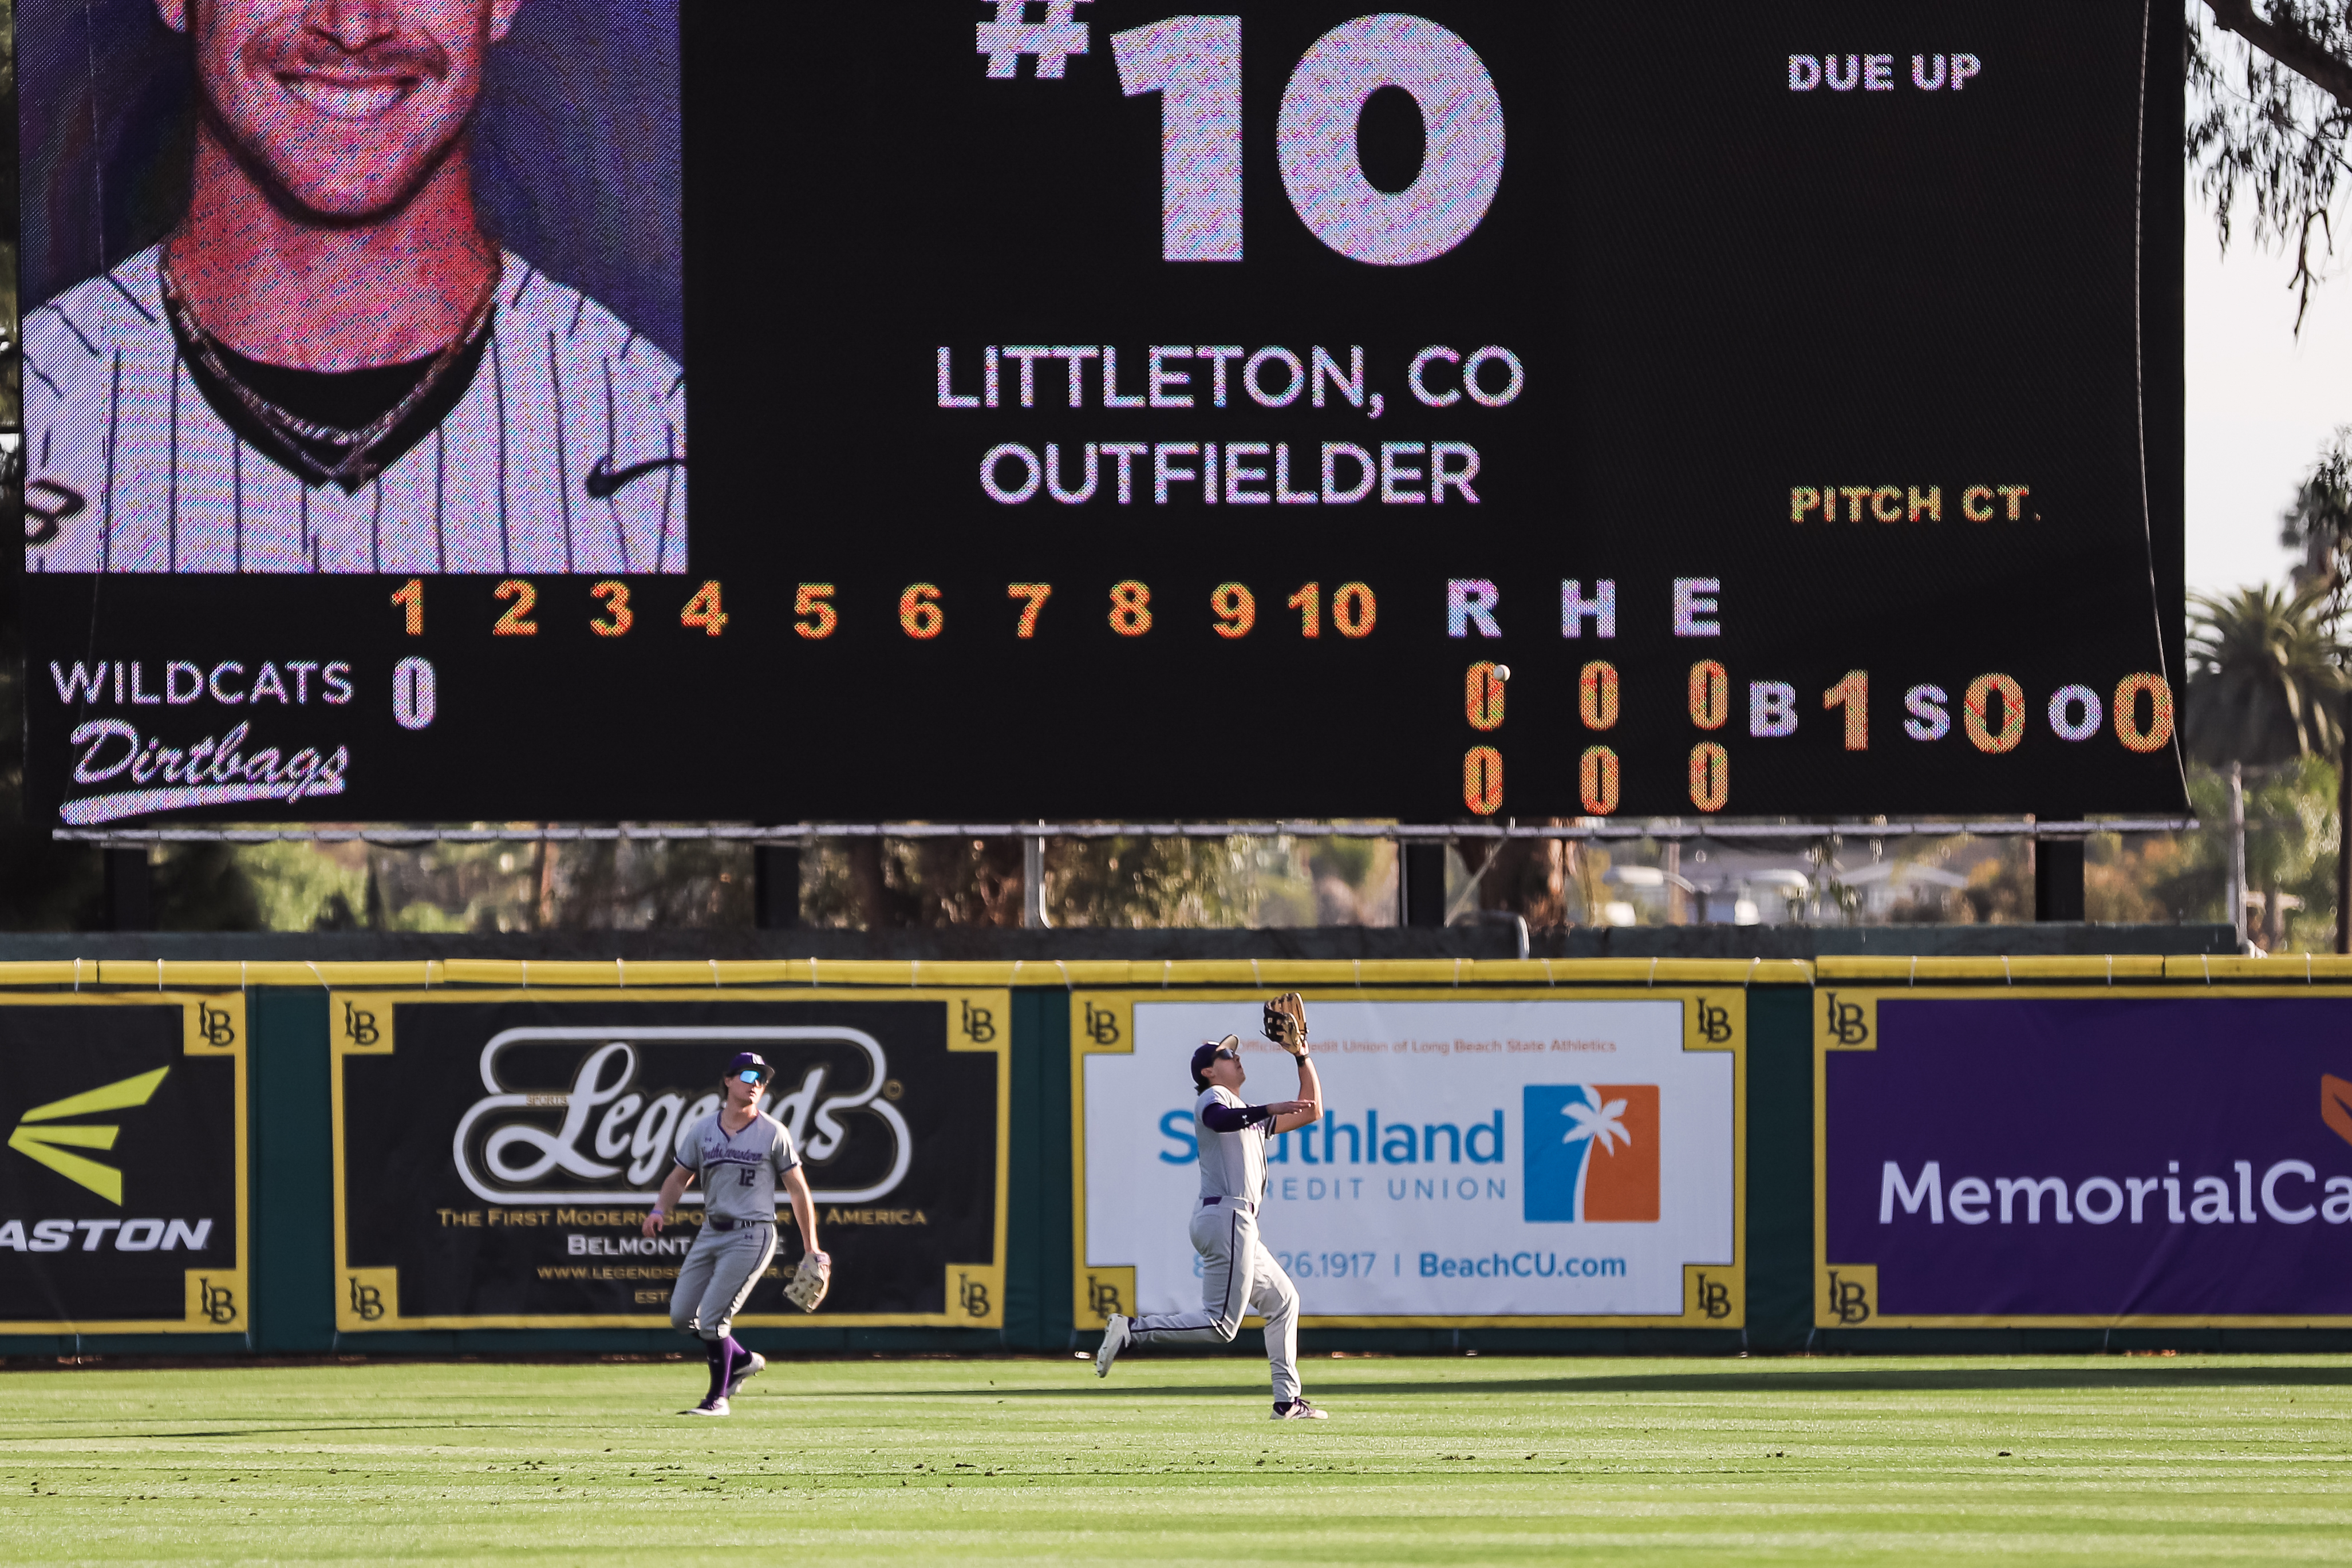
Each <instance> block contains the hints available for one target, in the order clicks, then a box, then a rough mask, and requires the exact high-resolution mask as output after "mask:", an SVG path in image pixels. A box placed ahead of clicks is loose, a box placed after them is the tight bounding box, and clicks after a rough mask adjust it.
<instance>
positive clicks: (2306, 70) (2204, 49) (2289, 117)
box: [2184, 0, 2352, 330]
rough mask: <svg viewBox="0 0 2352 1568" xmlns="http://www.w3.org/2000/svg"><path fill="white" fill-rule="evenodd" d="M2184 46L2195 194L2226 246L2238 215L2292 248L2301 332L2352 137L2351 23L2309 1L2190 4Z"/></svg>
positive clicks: (2331, 231) (2327, 246) (2259, 236)
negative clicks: (2258, 4) (2207, 206)
mask: <svg viewBox="0 0 2352 1568" xmlns="http://www.w3.org/2000/svg"><path fill="white" fill-rule="evenodd" d="M2209 22H2210V26H2208V24H2209ZM2186 45H2187V47H2186V50H2185V54H2186V58H2185V60H2184V65H2185V67H2186V69H2187V73H2188V83H2189V98H2190V108H2189V125H2188V140H2187V151H2188V154H2189V168H2190V169H2191V170H2192V171H2193V172H2194V173H2195V176H2196V181H2197V188H2198V191H2199V193H2200V194H2201V195H2202V196H2204V198H2205V199H2206V200H2207V201H2209V202H2210V203H2211V204H2212V207H2213V220H2214V226H2215V227H2216V229H2217V230H2218V231H2219V232H2220V235H2221V243H2222V245H2223V246H2225V247H2226V246H2228V245H2229V243H2230V237H2231V225H2232V223H2233V220H2234V219H2235V218H2236V217H2237V215H2238V214H2240V213H2241V212H2243V213H2244V214H2245V215H2246V216H2247V217H2248V218H2249V219H2250V220H2251V222H2252V228H2253V237H2254V239H2255V241H2256V242H2257V243H2261V242H2263V241H2264V240H2270V239H2275V240H2277V241H2278V242H2280V243H2281V244H2282V245H2284V246H2291V247H2292V248H2293V250H2294V276H2293V277H2292V279H2291V280H2290V281H2291V286H2292V287H2294V288H2295V289H2296V290H2297V296H2296V306H2295V326H2296V328H2297V329H2298V330H2300V329H2301V328H2302V325H2303V316H2304V312H2305V311H2306V310H2307V309H2309V308H2310V305H2311V291H2312V288H2313V287H2314V286H2315V285H2316V284H2317V283H2318V282H2319V281H2320V280H2321V278H2322V277H2323V276H2324V269H2325V267H2326V258H2327V256H2329V254H2330V253H2331V252H2332V250H2333V248H2334V244H2333V242H2334V237H2335V225H2334V222H2333V219H2332V218H2331V216H2330V214H2331V213H2332V211H2333V209H2334V207H2335V204H2336V193H2337V190H2338V182H2339V180H2340V177H2341V176H2342V174H2343V172H2344V170H2345V168H2346V162H2345V160H2346V156H2347V147H2346V141H2347V137H2352V16H2347V12H2346V9H2345V7H2344V6H2343V5H2340V4H2339V5H2314V4H2311V3H2309V0H2268V4H2267V5H2266V6H2265V7H2263V8H2261V9H2258V8H2257V7H2256V5H2255V4H2254V0H2203V5H2202V6H2201V7H2200V6H2198V5H2194V4H2192V5H2191V6H2190V9H2189V18H2188V28H2187V36H2186Z"/></svg>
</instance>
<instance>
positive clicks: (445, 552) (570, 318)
mask: <svg viewBox="0 0 2352 1568" xmlns="http://www.w3.org/2000/svg"><path fill="white" fill-rule="evenodd" d="M158 254H159V253H158V251H157V250H156V249H154V248H152V247H151V248H149V249H147V250H143V251H141V252H140V253H139V254H138V255H136V256H131V258H130V259H129V260H127V261H124V262H123V263H122V264H121V266H119V267H115V268H114V269H113V270H112V271H110V272H108V273H105V274H103V275H102V276H100V277H93V278H90V279H89V280H88V281H86V282H83V283H79V284H77V285H75V286H74V287H71V288H68V289H67V290H66V291H65V292H64V293H63V294H61V295H59V296H58V297H57V298H55V299H52V300H51V301H49V302H48V303H47V304H46V305H43V306H41V307H40V308H38V309H36V310H33V311H30V312H28V313H27V314H26V317H25V326H24V366H25V445H26V466H25V481H26V486H25V497H26V519H25V521H26V548H25V569H26V570H27V571H65V572H100V571H152V572H397V573H401V574H403V575H417V574H427V573H436V572H499V573H508V572H516V573H525V572H597V573H610V572H682V571H684V570H686V559H687V552H686V473H685V463H686V378H685V376H684V375H683V374H682V373H681V372H680V371H679V370H678V368H677V364H676V362H675V361H672V360H671V359H670V358H669V357H668V356H667V355H666V354H664V353H663V352H662V351H661V350H658V349H656V348H655V347H654V346H653V345H652V344H651V343H648V342H646V340H644V339H642V338H640V337H638V336H637V334H636V333H635V331H634V330H632V329H630V328H628V327H627V326H625V324H623V323H622V322H621V321H620V320H619V319H616V318H614V316H613V314H612V313H611V312H610V311H608V310H606V309H605V308H604V307H602V306H600V305H598V304H597V303H596V302H595V301H594V300H593V299H590V298H587V297H586V296H584V295H583V294H581V293H580V292H579V291H578V290H576V289H572V288H566V287H563V286H562V284H559V283H554V282H551V280H549V279H548V278H546V277H542V276H541V274H540V273H539V272H538V270H537V269H536V268H534V267H531V266H530V263H528V262H526V261H524V260H523V259H522V258H521V257H520V256H511V255H505V256H501V265H502V275H501V277H500V280H499V299H498V304H497V307H496V308H495V310H494V312H493V315H492V319H491V328H490V331H489V334H488V342H487V344H486V349H487V351H486V352H484V353H483V354H482V356H481V362H480V364H479V365H478V367H477V368H476V369H475V371H474V372H473V379H472V381H471V382H470V383H469V384H467V387H466V390H465V392H464V393H463V395H462V396H460V397H459V398H458V399H457V402H456V404H455V406H454V407H452V408H451V409H450V410H449V412H448V413H447V414H446V416H444V417H443V418H442V420H441V422H440V423H439V424H438V425H437V426H436V427H435V428H434V429H433V431H432V433H431V434H429V435H427V436H425V438H424V439H423V440H421V441H418V442H417V443H416V444H415V445H414V446H412V447H410V448H409V449H408V450H407V451H405V452H404V453H402V454H401V455H400V456H399V457H398V458H397V459H396V460H395V461H394V462H393V464H392V465H391V466H389V467H387V468H385V469H384V470H383V472H382V473H380V474H376V475H374V476H373V477H371V478H369V479H368V480H367V481H366V482H365V483H364V484H360V485H358V486H356V487H354V488H350V489H346V488H345V487H344V486H342V485H340V484H320V485H309V484H305V483H304V482H303V481H302V480H301V479H299V478H298V477H296V476H295V475H294V474H293V473H292V472H291V471H289V469H288V468H286V467H284V466H282V465H280V464H279V463H278V462H277V461H275V460H273V459H272V458H271V457H269V456H268V455H265V454H264V453H263V452H262V451H261V450H260V449H258V448H257V447H256V446H254V445H253V444H251V443H250V442H248V441H247V440H246V439H245V438H243V437H241V436H239V435H238V434H236V432H234V431H232V430H231V429H230V428H229V426H228V424H227V423H225V422H224V421H223V419H222V418H221V416H220V414H219V413H216V412H215V410H214V408H213V406H212V404H211V403H210V402H207V401H206V399H205V395H204V393H203V392H202V391H201V390H200V389H199V387H198V385H197V383H196V382H195V380H194V377H193V376H192V374H191V372H190V371H189V368H188V364H187V362H186V361H185V360H184V358H183V357H182V354H181V351H180V344H179V340H177V339H176V338H175V337H174V336H173V331H172V326H171V322H170V320H169V319H168V316H167V313H166V310H165V307H164V304H163V295H162V290H161V287H160V285H159V283H158V280H157V272H156V258H157V256H158Z"/></svg>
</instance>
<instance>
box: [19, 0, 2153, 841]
mask: <svg viewBox="0 0 2352 1568" xmlns="http://www.w3.org/2000/svg"><path fill="white" fill-rule="evenodd" d="M378 9H379V10H382V11H383V18H382V20H381V25H380V26H369V27H364V28H350V27H327V28H316V27H305V26H299V25H297V21H296V20H289V16H288V15H286V14H282V7H277V6H274V5H264V4H261V3H259V0H221V3H220V4H218V5H207V6H203V7H182V6H178V5H163V6H162V7H160V8H158V7H157V6H155V5H152V4H149V3H148V0H135V3H134V0H106V3H102V4H99V5H83V4H81V3H80V0H73V3H71V4H68V0H24V3H23V4H21V5H20V6H19V8H18V14H17V37H18V51H19V72H20V80H21V82H22V95H23V119H22V122H21V126H20V130H21V133H22V139H23V143H24V150H25V152H24V157H25V163H24V169H25V179H24V190H25V198H24V201H25V205H24V212H23V222H24V240H25V248H24V278H23V286H24V293H25V297H26V299H27V300H29V301H33V302H36V303H35V305H34V308H30V309H29V310H28V311H27V313H26V318H25V324H24V340H25V356H26V358H25V372H26V373H25V382H26V450H27V466H26V497H27V501H26V522H25V528H26V544H25V549H26V566H27V570H28V574H29V575H28V579H27V583H26V643H27V648H28V663H29V667H28V670H27V676H28V685H27V689H28V691H29V692H30V693H31V699H30V714H29V720H28V723H29V739H30V747H29V753H28V755H29V758H30V768H29V772H28V790H29V796H28V798H29V799H30V800H31V801H32V802H33V810H35V811H36V812H37V815H38V817H39V818H40V819H41V820H44V821H48V822H49V823H50V824H51V825H53V826H72V827H105V826H109V825H125V826H137V825H141V824H151V823H152V824H156V825H162V824H165V823H169V822H173V821H189V820H201V819H206V818H210V819H215V820H221V819H233V820H244V821H268V820H295V821H299V820H317V819H320V818H332V819H339V820H352V819H403V818H404V819H419V818H425V819H433V818H437V819H443V820H463V819H511V818H534V819H574V820H598V819H613V818H635V819H645V818H653V819H672V820H676V819H689V820H690V819H720V820H736V821H744V820H749V821H768V822H783V821H844V820H846V821H860V820H863V821H874V820H892V819H899V818H928V819H933V820H940V819H948V820H954V819H963V820H999V821H1012V820H1019V819H1024V818H1027V819H1035V818H1087V817H1094V818H1129V819H1133V818H1144V819H1161V820H1164V819H1168V818H1177V817H1194V818H1198V817H1265V816H1277V817H1351V816H1366V817H1391V818H1401V819H1404V820H1408V821H1481V820H1496V821H1501V820H1508V819H1522V820H1524V819H1530V818H1543V817H1560V816H1580V817H1604V818H1605V817H1609V816H1612V815H1618V814H1628V813H1633V814H1642V815H1654V814H1668V815H1675V816H1682V817H1685V818H1687V817H1693V816H1697V817H1706V816H1712V815H1717V814H1727V815H1792V814H1801V815H1821V814H1843V813H1882V812H1883V813H1887V814H1906V813H1911V814H1918V813H1947V812H1950V813H1969V812H2019V811H2033V812H2039V813H2042V814H2043V815H2045V816H2046V815H2070V814H2075V813H2082V812H2093V811H2133V810H2177V809H2179V807H2180V806H2181V805H2182V803H2183V791H2182V782H2181V769H2180V761H2179V746H2178V741H2177V737H2176V735H2175V710H2176V704H2177V701H2178V697H2179V679H2180V668H2181V665H2180V625H2179V604H2180V598H2181V593H2180V584H2181V561H2180V496H2179V443H2180V410H2179V384H2180V383H2179V332H2180V329H2179V310H2178V306H2177V298H2178V277H2179V272H2178V268H2179V226H2178V225H2179V222H2180V216H2179V203H2178V202H2177V200H2175V199H2174V197H2173V195H2172V194H2171V193H2169V189H2168V187H2164V188H2159V189H2158V190H2157V192H2156V196H2157V199H2156V200H2154V201H2148V200H2147V199H2146V197H2147V182H2146V179H2145V174H2144V172H2145V170H2146V169H2147V168H2148V167H2151V166H2153V167H2158V168H2162V167H2164V166H2165V164H2164V160H2163V158H2162V157H2158V158H2157V159H2155V160H2154V162H2153V163H2151V162H2150V160H2149V158H2148V152H2149V151H2150V149H2154V150H2156V151H2157V152H2159V153H2160V152H2163V150H2164V149H2166V148H2168V147H2169V146H2171V145H2172V139H2173V138H2174V137H2175V136H2176V135H2177V130H2178V124H2179V111H2180V101H2179V90H2180V89H2179V82H2178V80H2177V79H2176V78H2177V72H2174V71H2172V70H2171V69H2170V68H2168V67H2167V66H2166V65H2165V64H2164V62H2165V61H2167V60H2168V59H2170V58H2172V57H2173V51H2174V50H2175V49H2176V48H2177V38H2176V37H2174V36H2173V33H2172V31H2171V29H2174V28H2176V27H2177V26H2178V25H2179V24H2178V21H2177V19H2175V18H2170V17H2168V16H2159V15H2158V14H2157V13H2155V12H2150V11H2147V9H2145V8H2144V7H2142V6H2138V5H2126V4H2123V3H2122V0H2092V3H2086V4H2083V5H2071V6H2067V7H2064V8H2063V14H2060V13H2053V12H2052V11H2050V10H2049V9H2048V8H2047V7H2044V6H2029V5H2024V4H2022V3H2021V0H1997V3H1994V4H1989V5H1980V6H1976V7H1972V8H1970V9H1969V11H1968V12H1967V13H1965V14H1964V15H1963V14H1957V13H1956V14H1953V15H1950V16H1925V15H1922V16H1918V17H1916V18H1910V19H1896V18H1891V17H1890V16H1888V15H1887V14H1885V12H1884V10H1883V8H1874V7H1865V6H1854V5H1780V6H1768V7H1760V8H1759V7H1754V6H1733V5H1719V4H1714V3H1712V0H1710V3H1708V4H1705V5H1700V6H1698V7H1697V8H1696V9H1690V8H1685V9H1684V10H1682V11H1679V12H1676V13H1675V14H1674V15H1672V16H1661V15H1657V14H1652V13H1643V14H1638V15H1635V14H1623V15H1620V14H1616V13H1585V12H1578V13H1570V12H1566V11H1562V10H1560V9H1559V8H1558V7H1538V6H1528V5H1507V4H1482V3H1477V0H1429V3H1428V4H1425V5H1420V6H1418V7H1417V8H1416V9H1414V10H1412V11H1411V12H1381V13H1370V14H1362V13H1353V12H1349V10H1347V9H1346V8H1345V7H1331V8H1318V7H1317V6H1316V5H1299V4H1295V3H1286V4H1283V5H1256V4H1249V5H1233V6H1229V7H1226V8H1224V9H1223V10H1221V11H1219V12H1217V13H1216V14H1213V15H1212V14H1190V13H1178V12H1172V11H1171V10H1170V9H1168V8H1167V7H1165V6H1154V5H1143V4H1136V3H1130V0H1027V3H1025V4H1024V3H1022V0H974V3H972V4H970V5H957V4H944V5H940V4H933V5H923V6H919V7H895V8H891V9H889V10H888V11H887V14H886V13H883V12H877V11H876V10H875V9H874V8H872V7H845V8H835V9H830V10H827V9H822V8H820V9H810V8H805V7H802V8H794V9H793V10H792V12H791V13H790V14H789V15H786V14H783V13H776V14H772V15H771V14H769V13H766V12H759V11H748V12H747V11H744V10H742V9H741V8H740V7H731V6H722V5H715V4H709V3H708V0H655V3H653V4H641V3H635V0H632V3H629V4H623V3H622V0H521V3H520V5H519V6H505V7H490V8H488V9H487V10H484V9H482V8H478V7H473V6H458V7H456V8H455V10H456V13H458V14H457V15H454V16H453V15H449V14H445V13H450V12H451V7H449V6H447V5H439V4H433V3H428V0H402V3H400V4H396V5H391V6H389V7H379V8H378ZM371 15H374V13H373V12H371ZM100 62H106V64H105V68H103V69H100ZM257 62H258V67H257ZM69 106H70V108H71V112H68V107H69ZM93 124H95V126H96V128H97V130H96V132H95V133H92V132H91V130H90V127H91V126H92V125H93ZM2059 150H2063V154H2062V152H2060V151H2059ZM2158 185H2159V186H2161V182H2160V181H2159V182H2158ZM689 409H690V410H691V413H692V420H691V429H692V441H691V443H690V444H689V441H688V426H689V421H688V411H689ZM1270 726H1278V727H1279V729H1280V732H1281V733H1282V734H1283V735H1284V736H1285V737H1287V738H1286V743H1285V744H1284V746H1283V747H1281V748H1280V754H1279V755H1278V756H1270V755H1268V754H1267V751H1266V749H1265V747H1264V746H1263V744H1262V743H1261V740H1260V737H1263V736H1264V735H1265V734H1266V733H1267V732H1268V728H1269V727H1270Z"/></svg>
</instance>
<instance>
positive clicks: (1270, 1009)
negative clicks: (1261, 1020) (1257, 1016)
mask: <svg viewBox="0 0 2352 1568" xmlns="http://www.w3.org/2000/svg"><path fill="white" fill-rule="evenodd" d="M1265 1038H1266V1039H1268V1040H1272V1041H1274V1043H1275V1044H1276V1045H1278V1046H1280V1047H1282V1049H1283V1050H1285V1051H1288V1052H1290V1054H1291V1055H1293V1056H1300V1055H1304V1054H1305V1053H1306V1051H1307V1003H1306V1001H1305V999H1304V998H1301V997H1300V996H1299V994H1298V993H1297V991H1285V992H1284V993H1283V994H1282V995H1280V996H1278V997H1276V998H1274V1000H1272V1001H1270V1002H1268V1003H1266V1004H1265Z"/></svg>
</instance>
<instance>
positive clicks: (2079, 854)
mask: <svg viewBox="0 0 2352 1568" xmlns="http://www.w3.org/2000/svg"><path fill="white" fill-rule="evenodd" d="M2032 844H2033V918H2034V919H2035V920H2037V921H2080V920H2082V919H2083V918H2084V904H2083V841H2082V840H2080V839H2035V840H2033V841H2032Z"/></svg>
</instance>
